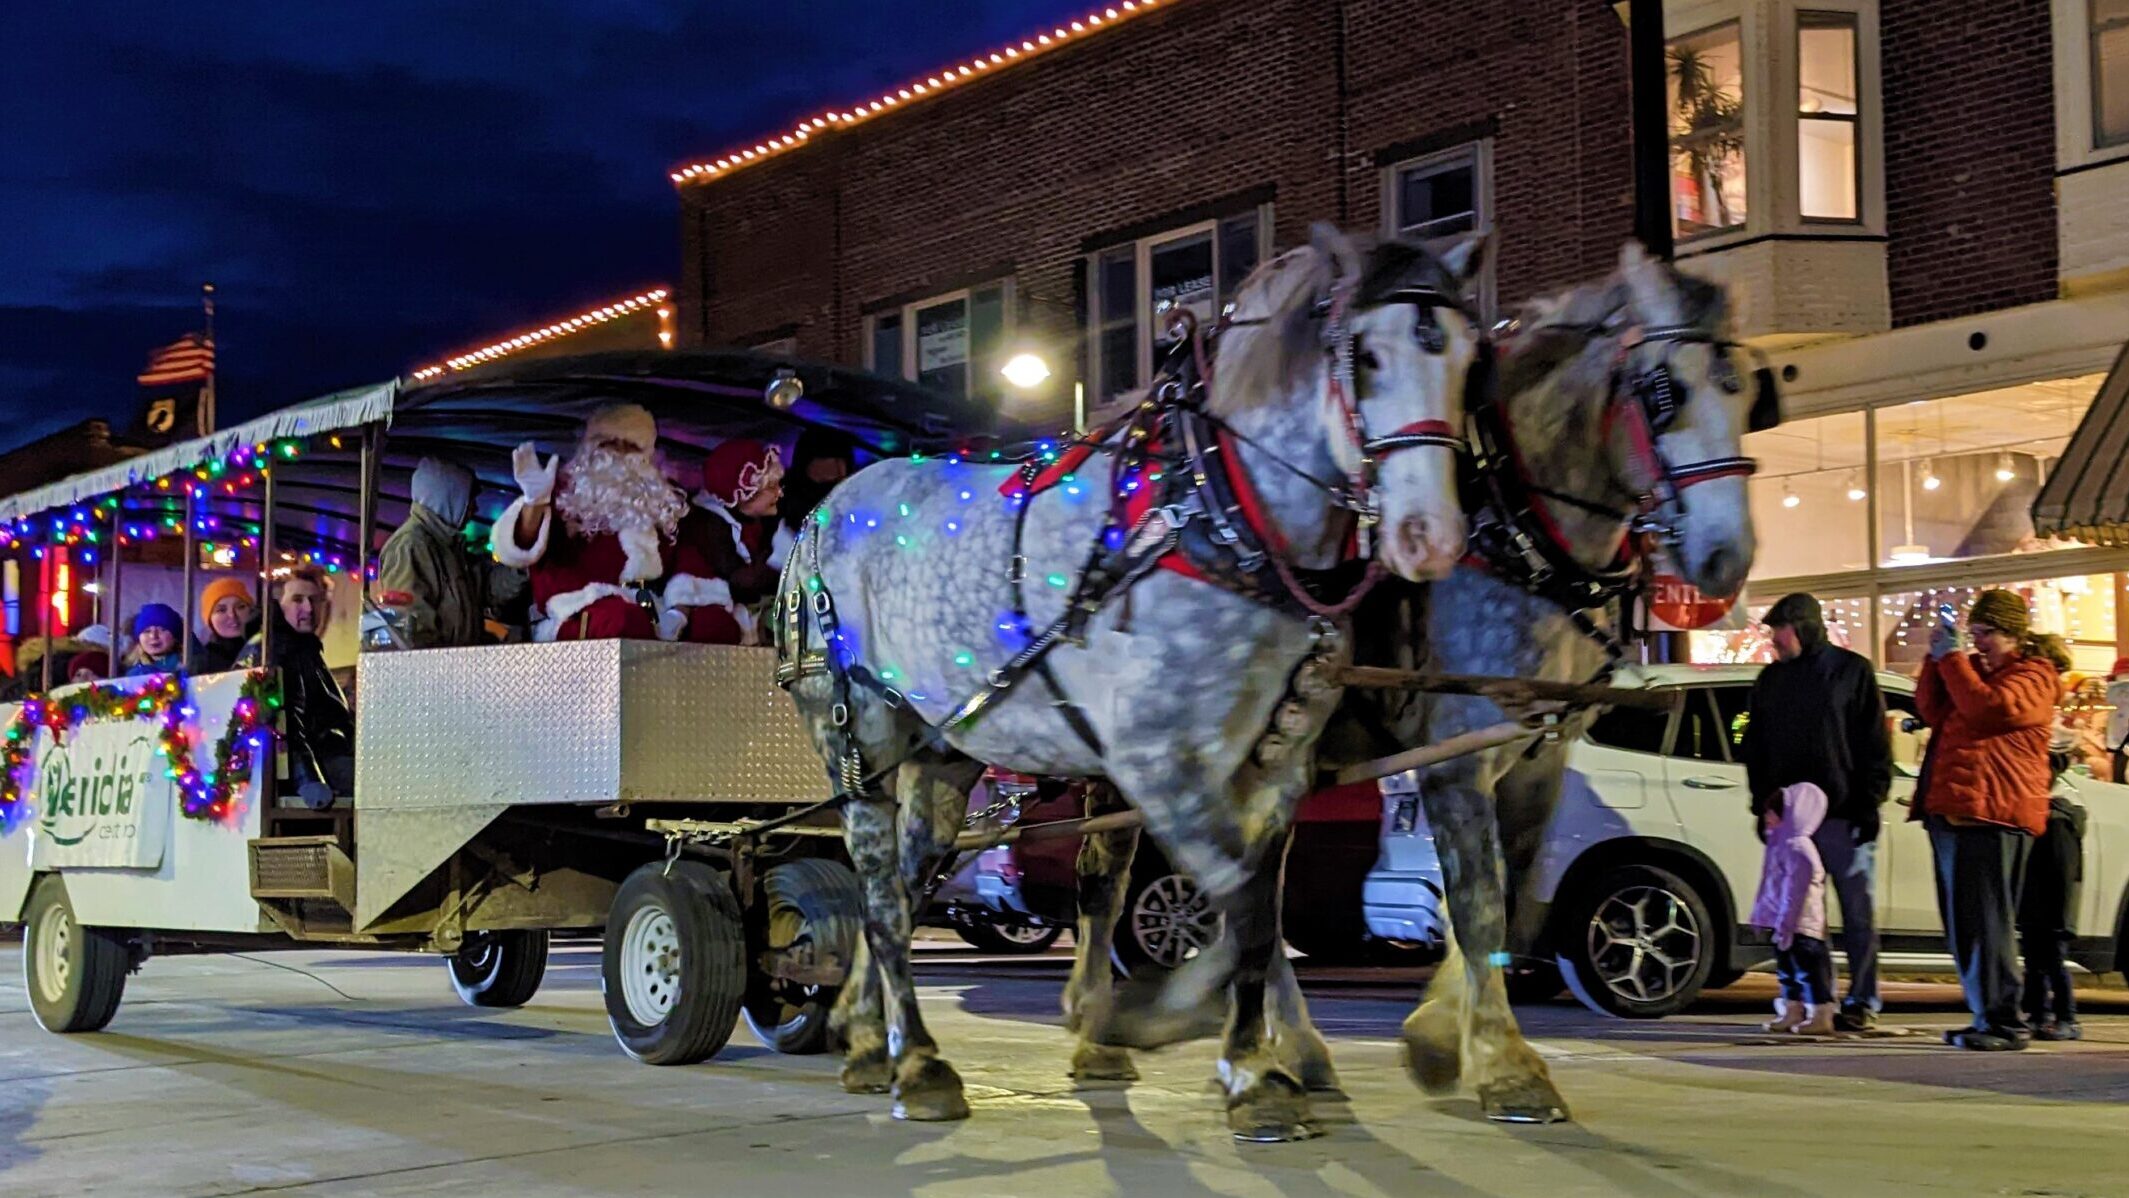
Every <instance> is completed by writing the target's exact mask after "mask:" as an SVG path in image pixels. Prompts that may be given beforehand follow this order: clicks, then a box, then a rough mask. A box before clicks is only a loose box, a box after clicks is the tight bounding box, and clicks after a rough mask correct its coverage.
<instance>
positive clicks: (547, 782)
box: [356, 641, 827, 810]
mask: <svg viewBox="0 0 2129 1198" xmlns="http://www.w3.org/2000/svg"><path fill="white" fill-rule="evenodd" d="M775 667H776V654H775V652H774V650H771V649H767V648H751V647H739V646H723V645H669V644H664V643H660V642H656V641H576V642H562V643H555V644H541V645H502V646H490V647H484V648H477V649H436V650H427V651H423V652H418V653H374V654H365V655H363V657H362V659H361V666H360V675H359V684H358V687H357V693H358V695H359V709H358V711H357V718H356V783H357V800H356V801H357V806H358V808H360V809H365V810H395V809H398V810H408V809H420V808H438V807H460V806H468V807H477V806H492V805H501V806H521V805H528V804H541V803H607V802H612V801H614V800H616V799H626V800H628V801H630V802H680V803H686V802H746V803H763V802H770V803H774V802H809V801H812V800H814V799H818V798H822V797H825V796H826V794H827V775H826V773H825V772H824V770H823V768H822V766H821V762H820V758H819V756H818V755H817V754H816V753H815V752H814V750H813V746H812V743H811V741H810V739H809V738H808V737H807V735H806V732H805V729H804V726H803V725H802V724H800V722H799V719H798V713H797V711H796V710H795V709H794V708H793V707H792V705H791V701H790V699H789V698H788V697H786V696H785V695H784V693H783V692H782V691H781V690H779V689H778V688H777V686H776V684H775Z"/></svg>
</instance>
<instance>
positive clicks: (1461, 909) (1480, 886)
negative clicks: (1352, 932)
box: [1406, 754, 1567, 1123]
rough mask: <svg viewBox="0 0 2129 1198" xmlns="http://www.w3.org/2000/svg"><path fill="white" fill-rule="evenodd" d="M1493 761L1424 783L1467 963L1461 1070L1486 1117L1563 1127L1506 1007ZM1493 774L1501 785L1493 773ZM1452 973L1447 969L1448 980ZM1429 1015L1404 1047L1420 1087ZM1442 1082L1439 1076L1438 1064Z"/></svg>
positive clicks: (1557, 1100) (1547, 1077) (1547, 1081)
mask: <svg viewBox="0 0 2129 1198" xmlns="http://www.w3.org/2000/svg"><path fill="white" fill-rule="evenodd" d="M1492 756H1493V755H1490V754H1481V755H1479V758H1480V759H1479V760H1476V761H1474V760H1473V759H1470V758H1466V759H1464V760H1461V761H1456V762H1451V763H1448V764H1447V765H1444V766H1437V767H1435V769H1434V770H1432V771H1429V773H1428V774H1427V775H1426V777H1424V778H1423V779H1422V781H1421V784H1420V792H1421V796H1422V798H1423V800H1424V801H1425V803H1426V808H1427V823H1428V826H1429V827H1431V828H1432V829H1434V844H1435V848H1436V849H1437V850H1438V851H1439V852H1440V854H1441V862H1442V875H1443V880H1444V881H1445V882H1446V883H1447V889H1448V893H1449V918H1450V922H1451V924H1452V925H1453V926H1454V927H1455V929H1456V941H1457V943H1458V945H1459V946H1460V947H1461V948H1462V956H1463V970H1462V982H1463V1008H1464V1009H1463V1035H1462V1037H1461V1045H1460V1047H1461V1048H1462V1050H1463V1051H1462V1058H1461V1061H1460V1064H1461V1067H1462V1069H1461V1071H1462V1072H1463V1074H1464V1075H1465V1076H1467V1077H1468V1078H1469V1079H1470V1080H1471V1084H1472V1086H1473V1087H1474V1088H1475V1089H1476V1090H1477V1092H1478V1100H1479V1106H1480V1108H1481V1109H1482V1110H1484V1111H1485V1113H1486V1117H1487V1118H1489V1119H1497V1120H1500V1121H1502V1122H1508V1123H1557V1122H1560V1121H1562V1120H1565V1119H1566V1118H1567V1100H1566V1099H1564V1098H1562V1097H1561V1096H1560V1092H1559V1090H1558V1089H1556V1088H1555V1087H1554V1086H1553V1084H1552V1077H1551V1073H1550V1071H1549V1070H1547V1069H1546V1067H1545V1061H1544V1058H1542V1057H1540V1056H1538V1054H1537V1050H1535V1049H1533V1048H1532V1047H1531V1046H1530V1043H1529V1041H1527V1040H1525V1039H1524V1038H1523V1033H1522V1029H1521V1028H1520V1027H1519V1026H1518V1025H1517V1024H1516V1020H1515V1012H1514V1011H1513V1010H1512V1009H1511V1008H1510V1006H1509V1004H1508V983H1507V979H1506V978H1505V977H1504V976H1503V974H1502V965H1503V963H1504V962H1505V961H1506V959H1507V894H1506V879H1505V877H1504V871H1505V862H1504V857H1503V853H1502V849H1501V843H1500V828H1499V823H1498V820H1497V819H1496V816H1495V812H1494V810H1493V805H1492V803H1491V802H1490V801H1489V800H1488V797H1487V791H1488V789H1490V788H1488V787H1486V786H1484V785H1483V784H1482V782H1481V777H1482V775H1481V772H1480V771H1481V770H1482V769H1484V768H1486V766H1487V765H1488V764H1489V759H1490V758H1491V757H1492ZM1492 773H1493V776H1494V777H1495V778H1498V777H1499V775H1500V771H1499V770H1498V768H1497V767H1496V768H1495V769H1494V770H1493V771H1492ZM1448 974H1449V970H1448V969H1447V968H1446V965H1445V968H1444V969H1443V970H1442V975H1443V976H1447V975H1448ZM1424 1015H1425V1008H1424V1006H1422V1008H1421V1010H1420V1011H1417V1012H1414V1013H1413V1018H1412V1020H1410V1021H1408V1027H1409V1025H1410V1024H1411V1023H1414V1022H1416V1023H1418V1024H1420V1026H1419V1027H1418V1028H1416V1029H1410V1030H1412V1031H1416V1032H1418V1033H1419V1034H1418V1035H1417V1036H1414V1035H1411V1034H1408V1035H1407V1037H1406V1050H1407V1052H1408V1053H1409V1054H1410V1057H1409V1060H1410V1062H1411V1066H1412V1070H1413V1073H1414V1074H1415V1075H1416V1076H1418V1077H1419V1079H1420V1081H1421V1084H1423V1085H1424V1084H1425V1083H1426V1082H1427V1081H1428V1080H1429V1077H1428V1074H1429V1072H1430V1070H1429V1067H1428V1065H1427V1064H1426V1063H1425V1062H1424V1061H1423V1059H1422V1054H1423V1052H1424V1051H1425V1050H1426V1048H1427V1047H1428V1046H1429V1041H1430V1039H1431V1037H1430V1036H1429V1035H1428V1033H1429V1032H1430V1030H1434V1031H1436V1032H1437V1034H1438V1029H1430V1028H1429V1026H1428V1025H1427V1021H1426V1019H1425V1018H1424ZM1434 1072H1435V1075H1436V1077H1437V1078H1438V1077H1439V1076H1440V1075H1441V1072H1442V1071H1441V1070H1440V1069H1439V1067H1438V1066H1437V1068H1436V1069H1435V1070H1434Z"/></svg>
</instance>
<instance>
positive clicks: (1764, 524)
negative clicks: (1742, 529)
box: [1744, 412, 1870, 578]
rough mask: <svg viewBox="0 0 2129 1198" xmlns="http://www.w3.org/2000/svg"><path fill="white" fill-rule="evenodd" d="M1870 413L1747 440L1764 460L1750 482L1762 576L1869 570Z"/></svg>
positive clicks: (1799, 424)
mask: <svg viewBox="0 0 2129 1198" xmlns="http://www.w3.org/2000/svg"><path fill="white" fill-rule="evenodd" d="M1864 420H1865V417H1864V414H1863V413H1861V412H1841V413H1838V414H1835V415H1830V416H1816V417H1812V418H1810V419H1803V420H1788V421H1784V422H1783V423H1782V426H1781V427H1780V428H1777V429H1770V430H1769V431H1767V432H1763V433H1753V434H1751V435H1750V436H1748V437H1746V438H1745V445H1744V448H1745V452H1746V453H1748V454H1750V455H1752V456H1753V457H1754V458H1756V459H1758V460H1759V473H1758V474H1756V475H1754V476H1753V477H1752V479H1751V481H1750V483H1749V484H1748V487H1747V492H1748V494H1749V495H1750V496H1751V501H1752V527H1753V528H1754V529H1756V530H1758V532H1759V554H1758V556H1757V557H1755V558H1753V560H1752V574H1753V577H1755V578H1797V577H1803V576H1807V575H1823V574H1838V573H1841V572H1844V571H1849V570H1868V569H1869V568H1870V490H1869V488H1870V461H1869V458H1868V456H1867V455H1866V453H1865V452H1864V446H1865V445H1866V444H1867V443H1868V442H1867V434H1866V433H1865V431H1864Z"/></svg>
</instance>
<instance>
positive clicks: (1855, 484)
mask: <svg viewBox="0 0 2129 1198" xmlns="http://www.w3.org/2000/svg"><path fill="white" fill-rule="evenodd" d="M1868 498H1870V492H1869V491H1868V490H1866V489H1864V486H1863V476H1862V475H1860V474H1858V473H1856V472H1855V471H1853V470H1851V471H1849V472H1848V500H1849V502H1850V503H1861V502H1863V501H1864V500H1866V499H1868Z"/></svg>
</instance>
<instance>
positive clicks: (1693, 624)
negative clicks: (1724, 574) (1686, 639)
mask: <svg viewBox="0 0 2129 1198" xmlns="http://www.w3.org/2000/svg"><path fill="white" fill-rule="evenodd" d="M1736 602H1737V598H1736V596H1734V595H1733V596H1731V597H1730V598H1728V599H1710V598H1708V597H1707V596H1706V595H1703V594H1701V593H1700V588H1699V587H1696V586H1694V585H1693V584H1692V583H1690V582H1687V581H1686V580H1685V579H1683V578H1680V577H1678V576H1677V575H1675V574H1658V575H1657V576H1656V578H1655V581H1654V583H1653V585H1652V586H1651V587H1650V588H1649V598H1648V606H1649V614H1650V615H1652V616H1654V617H1655V618H1656V619H1658V620H1661V621H1663V622H1664V623H1665V624H1668V625H1670V626H1671V627H1672V628H1673V629H1676V630H1677V631H1679V632H1691V631H1693V630H1694V629H1696V628H1707V627H1709V626H1710V625H1713V624H1715V623H1716V622H1717V621H1719V620H1721V619H1722V618H1723V617H1724V616H1726V615H1729V614H1730V608H1731V607H1732V606H1733V605H1734V604H1736Z"/></svg>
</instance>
